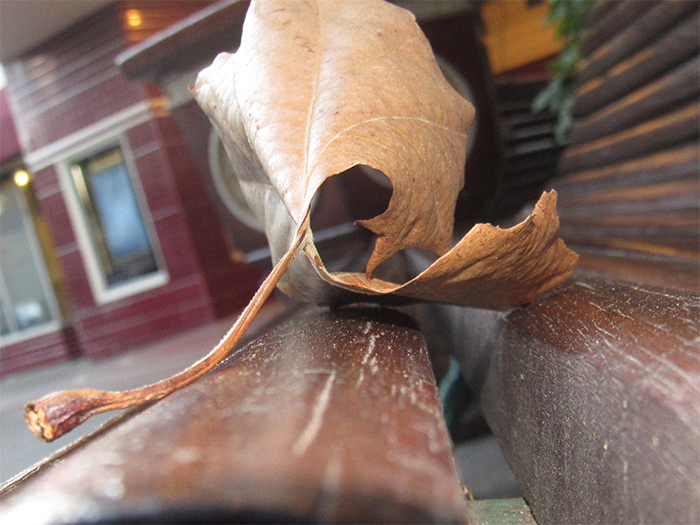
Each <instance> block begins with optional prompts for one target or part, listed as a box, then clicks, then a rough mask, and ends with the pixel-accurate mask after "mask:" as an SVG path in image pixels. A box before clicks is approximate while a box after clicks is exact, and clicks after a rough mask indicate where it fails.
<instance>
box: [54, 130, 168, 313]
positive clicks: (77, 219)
mask: <svg viewBox="0 0 700 525" xmlns="http://www.w3.org/2000/svg"><path fill="white" fill-rule="evenodd" d="M113 147H119V148H120V150H121V154H122V157H123V159H124V163H125V164H126V169H127V171H128V174H129V180H130V182H131V186H132V188H133V190H134V196H135V198H136V203H137V205H138V209H139V212H140V213H141V218H142V219H143V223H144V227H145V229H146V234H147V236H148V240H149V242H150V245H151V249H152V250H153V255H154V257H155V260H156V266H157V270H156V271H155V272H151V273H149V274H146V275H143V276H140V277H136V278H133V279H129V280H128V281H125V282H122V283H116V284H114V285H110V284H109V283H108V282H107V277H106V275H105V274H104V272H103V270H102V264H101V263H100V254H99V253H98V248H97V246H96V245H95V241H94V240H93V236H92V232H91V228H90V218H89V217H88V215H87V213H86V211H85V208H84V206H83V202H82V199H81V197H80V195H79V193H78V188H76V185H75V181H74V179H73V174H72V173H71V167H72V166H73V165H76V164H80V163H82V162H84V161H86V160H87V159H89V158H90V157H92V156H95V155H98V154H100V153H101V152H104V151H106V150H108V149H110V148H113ZM55 166H56V171H57V172H58V175H59V182H60V185H61V190H62V193H63V196H64V199H65V202H66V205H67V208H68V214H69V217H70V220H71V224H72V226H73V230H74V231H75V234H76V241H77V244H78V248H79V250H80V255H81V257H82V260H83V264H84V266H85V271H86V273H87V277H88V282H89V284H90V289H91V291H92V296H93V298H94V300H95V302H96V304H106V303H111V302H114V301H118V300H120V299H124V298H126V297H130V296H132V295H136V294H139V293H142V292H146V291H148V290H152V289H154V288H158V287H160V286H163V285H165V284H167V283H168V282H169V280H170V278H169V275H168V272H167V269H166V265H165V259H164V257H163V253H162V250H161V247H160V243H159V239H158V235H157V234H156V230H155V225H154V224H153V218H152V216H151V212H150V208H149V206H148V201H147V199H146V196H145V193H144V191H143V187H142V185H141V177H140V174H139V171H138V169H137V168H136V161H135V158H134V155H133V152H132V151H131V147H130V146H129V143H128V141H127V139H126V137H125V135H124V133H116V134H112V135H110V136H108V137H106V138H103V139H101V140H96V141H95V142H94V143H93V144H91V145H90V146H88V147H85V148H83V149H81V150H80V151H78V152H75V153H73V154H71V155H70V156H68V157H66V158H64V159H63V160H61V161H59V162H57V163H56V164H55Z"/></svg>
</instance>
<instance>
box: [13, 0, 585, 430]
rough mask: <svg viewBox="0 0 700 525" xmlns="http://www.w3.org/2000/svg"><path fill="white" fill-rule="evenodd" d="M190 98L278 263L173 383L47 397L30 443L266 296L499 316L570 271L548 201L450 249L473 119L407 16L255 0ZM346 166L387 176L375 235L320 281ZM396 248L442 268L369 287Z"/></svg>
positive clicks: (360, 1) (130, 400)
mask: <svg viewBox="0 0 700 525" xmlns="http://www.w3.org/2000/svg"><path fill="white" fill-rule="evenodd" d="M193 92H194V94H195V98H196V99H197V101H198V102H199V104H200V105H201V106H202V108H203V109H204V111H205V112H206V113H207V115H208V116H209V117H210V119H211V121H212V123H213V125H214V126H215V128H216V129H217V131H218V132H219V135H220V136H221V138H222V141H223V143H224V145H225V147H226V149H227V152H228V154H229V157H230V159H231V162H232V164H233V167H234V171H235V172H236V173H237V175H238V177H239V181H240V184H241V188H242V190H243V193H244V194H245V196H246V199H247V200H248V202H249V204H250V207H251V208H252V209H253V210H254V211H255V212H256V213H257V214H258V217H259V219H260V220H261V222H262V223H263V224H264V225H265V230H266V234H267V237H268V241H269V244H270V249H271V252H272V256H273V260H274V261H276V264H275V267H274V268H273V270H272V272H271V274H270V275H269V276H268V277H267V279H266V280H265V281H264V283H263V284H262V285H261V288H260V289H259V290H258V292H257V293H256V295H255V297H254V298H253V300H252V301H251V302H250V304H249V305H248V306H247V307H246V309H245V310H244V312H243V313H242V314H241V316H240V318H239V319H238V321H237V322H236V323H235V324H234V326H233V327H232V328H231V330H230V331H229V333H228V334H227V335H226V336H225V337H224V339H223V340H222V341H221V343H219V345H217V347H216V348H215V349H214V350H212V352H211V353H210V354H209V355H208V356H207V357H205V358H204V359H202V360H201V361H199V362H198V363H196V364H195V365H193V366H192V367H190V368H189V369H187V370H185V371H184V372H181V373H180V374H178V375H176V376H173V377H171V378H169V379H166V380H164V381H162V382H160V383H156V384H154V385H150V386H147V387H143V388H140V389H135V390H131V391H127V392H102V391H98V390H78V391H67V392H58V393H54V394H51V395H49V396H47V397H45V398H43V399H40V400H39V401H36V402H34V403H29V404H28V405H27V407H26V410H25V418H26V420H27V423H28V425H29V427H30V429H32V431H33V432H34V433H35V434H36V435H37V436H38V437H40V438H42V439H45V440H52V439H55V438H56V437H58V436H60V435H61V434H63V433H65V432H67V431H68V430H70V429H71V428H73V427H74V426H76V425H78V424H80V423H81V422H82V421H84V420H85V419H87V418H88V417H90V416H91V415H93V414H96V413H99V412H104V411H107V410H112V409H115V408H124V407H125V406H130V405H135V404H139V403H143V402H145V401H151V400H154V399H159V398H162V397H163V396H165V395H167V394H169V393H170V392H172V391H174V390H176V389H178V388H181V387H182V386H184V385H186V384H188V383H190V382H192V381H194V380H195V379H196V378H198V377H200V376H201V375H203V374H204V373H206V372H208V371H209V370H211V369H212V368H213V367H214V366H215V365H216V364H217V363H218V362H219V361H220V360H221V359H223V358H224V357H225V356H226V355H227V354H228V353H229V352H230V351H231V350H232V348H233V347H234V345H235V344H236V342H237V341H238V339H239V338H240V337H241V335H242V334H243V332H244V331H245V330H246V328H247V327H248V325H249V324H250V322H251V320H252V319H253V317H254V316H255V315H256V313H257V312H258V310H259V308H260V307H261V306H262V304H263V302H264V301H265V299H266V297H267V296H268V295H269V294H270V293H271V291H272V290H273V289H274V287H275V286H276V285H278V286H279V287H280V288H281V289H282V290H283V291H285V292H286V293H288V294H290V295H293V296H296V297H297V298H301V299H304V300H306V301H311V302H317V303H331V302H337V300H338V298H339V297H342V298H343V299H344V300H351V299H352V298H360V299H361V300H367V299H368V298H370V297H369V296H375V298H376V299H377V300H379V299H381V297H382V296H387V295H401V296H404V297H408V298H412V299H416V300H428V301H441V302H450V303H455V304H460V305H468V306H475V307H481V308H494V309H507V308H511V307H514V306H518V305H520V304H524V303H526V302H528V301H530V300H531V299H533V298H534V297H535V296H537V295H538V294H540V293H542V292H543V291H545V290H547V289H548V288H550V287H552V286H554V285H556V284H558V283H559V282H561V281H563V280H564V279H566V278H567V277H568V276H569V275H570V274H571V272H572V271H573V267H574V265H575V263H576V255H575V254H573V253H572V252H571V251H569V250H567V249H566V247H565V246H564V243H563V242H562V241H561V240H559V239H558V238H557V233H558V228H559V225H558V220H557V216H556V211H555V204H556V195H555V194H554V193H550V194H544V195H543V196H542V198H541V199H540V202H539V203H538V204H537V206H536V208H535V211H534V213H533V214H532V215H531V216H530V217H529V218H528V219H526V220H525V221H524V222H523V223H521V224H520V225H518V226H516V227H514V228H511V229H508V230H501V229H499V228H495V227H493V226H490V225H483V224H482V225H477V226H476V227H474V228H473V229H472V230H471V231H470V232H469V233H468V234H467V235H466V236H465V237H464V238H463V239H462V240H461V241H460V242H459V243H458V244H457V245H456V246H454V247H451V246H452V223H453V215H454V208H455V203H456V199H457V194H458V193H459V191H460V189H461V187H462V184H463V170H464V162H465V154H466V138H467V133H468V131H469V127H470V125H471V122H472V120H473V118H474V109H473V107H472V106H471V104H469V103H468V102H467V101H465V100H464V99H462V98H461V97H460V96H459V95H458V94H457V93H456V92H455V91H454V90H453V89H452V87H450V85H449V84H448V83H447V81H446V80H445V78H444V77H443V75H442V73H441V72H440V69H439V67H438V65H437V63H436V61H435V58H434V56H433V54H432V51H431V49H430V45H429V43H428V41H427V39H426V38H425V36H424V35H423V34H422V32H421V31H420V29H419V28H418V26H417V24H416V22H415V19H414V17H413V15H412V14H410V13H409V12H408V11H405V10H403V9H401V8H398V7H396V6H394V5H392V4H389V3H387V2H384V1H383V0H333V1H327V0H259V1H258V0H254V1H253V2H252V3H251V6H250V9H249V11H248V14H247V16H246V20H245V24H244V28H243V35H242V39H241V46H240V48H239V50H238V51H237V52H236V53H235V54H228V53H223V54H221V55H219V57H217V59H216V60H215V61H214V63H213V64H212V65H211V66H210V67H209V68H207V69H205V70H204V71H202V72H201V73H200V75H199V77H198V79H197V82H196V85H195V87H194V89H193ZM358 164H363V165H367V166H370V167H372V168H375V169H378V170H380V171H382V172H383V173H384V174H386V175H387V176H388V177H389V179H390V180H391V182H392V185H393V194H392V198H391V201H390V203H389V206H388V208H387V210H386V211H385V212H384V213H383V214H381V215H380V216H378V217H375V218H373V219H371V220H368V221H361V224H363V225H364V226H365V227H367V228H369V229H370V230H372V231H373V232H374V233H376V234H377V236H378V237H377V241H376V244H375V248H374V251H373V253H372V256H371V257H370V260H369V263H368V265H367V269H366V272H365V273H364V274H355V273H329V272H328V271H327V270H326V269H325V267H324V265H323V262H322V261H321V259H320V257H319V255H318V253H317V251H316V248H315V246H314V244H313V234H312V232H311V229H310V227H309V213H310V205H311V202H312V200H313V198H314V195H315V194H316V192H317V191H318V189H319V188H320V187H321V185H322V184H323V182H324V181H325V180H326V179H327V178H328V177H331V176H333V175H336V174H338V173H341V172H343V171H345V170H347V169H349V168H350V167H352V166H355V165H358ZM407 247H418V248H423V249H426V250H431V251H433V252H435V253H437V254H438V255H439V256H440V258H439V259H438V260H437V261H436V262H435V263H434V264H433V265H431V266H430V267H429V268H428V269H427V270H426V271H425V272H423V273H421V274H420V275H418V276H417V277H416V278H414V279H413V280H411V281H409V282H407V283H404V284H400V283H390V282H386V281H383V280H380V279H377V278H374V277H372V272H373V270H374V269H375V268H376V266H377V265H378V264H380V263H381V262H382V261H384V260H386V259H387V258H389V257H390V256H391V255H393V254H395V253H396V252H398V251H399V250H402V249H404V248H407Z"/></svg>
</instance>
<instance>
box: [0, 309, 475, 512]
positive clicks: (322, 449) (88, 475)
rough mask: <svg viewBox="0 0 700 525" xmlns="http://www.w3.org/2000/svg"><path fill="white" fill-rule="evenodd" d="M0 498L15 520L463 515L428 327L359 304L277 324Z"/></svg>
mask: <svg viewBox="0 0 700 525" xmlns="http://www.w3.org/2000/svg"><path fill="white" fill-rule="evenodd" d="M0 503H1V504H2V505H1V509H2V510H0V521H3V519H4V520H8V521H7V522H8V523H10V522H12V520H13V519H15V518H17V517H18V516H19V517H23V516H24V517H26V516H32V517H34V518H36V519H35V521H34V523H52V524H55V523H75V522H80V523H96V522H100V523H103V522H110V523H111V522H122V521H128V520H132V521H131V522H133V521H134V520H135V521H136V522H139V523H142V522H145V523H149V522H150V523H154V522H156V523H163V522H172V521H175V522H187V523H211V522H213V521H214V522H227V523H228V522H234V523H235V522H251V521H252V522H354V523H371V522H386V523H399V522H413V523H446V522H448V523H462V522H465V521H466V520H467V507H466V503H465V498H464V496H463V494H462V492H461V488H460V485H459V480H458V477H457V473H456V468H455V464H454V459H453V456H452V448H451V442H450V439H449V436H448V433H447V429H446V427H445V423H444V419H443V415H442V407H441V404H440V400H439V396H438V393H437V388H436V385H435V379H434V377H433V372H432V369H431V365H430V360H429V358H428V354H427V350H426V347H425V344H424V341H423V338H422V336H421V333H420V332H419V331H418V330H417V329H416V326H415V325H414V324H413V322H412V321H411V320H410V319H409V318H408V317H407V316H405V315H403V314H399V313H398V312H396V311H393V310H387V309H382V308H359V307H351V308H343V309H340V310H337V311H334V312H328V311H326V310H321V309H317V310H313V311H310V312H307V313H305V314H303V315H300V316H298V317H296V318H295V319H293V320H292V321H290V322H287V323H285V324H282V325H280V326H279V327H277V328H275V329H273V330H271V331H270V332H268V333H267V334H265V335H263V336H262V337H260V338H259V339H257V340H256V341H254V342H253V343H251V344H249V345H247V346H246V347H244V348H243V349H241V350H240V351H238V352H236V353H234V354H233V355H231V356H230V357H229V358H228V359H227V360H226V361H224V362H223V363H222V364H221V365H220V366H219V367H217V368H216V369H215V370H214V371H213V372H211V373H210V374H209V375H207V376H205V377H203V378H201V379H200V380H198V381H196V382H195V383H193V384H191V385H190V386H187V387H185V388H183V389H182V390H179V391H177V392H175V393H174V394H172V395H170V396H169V397H166V398H165V399H163V400H161V401H159V402H157V403H155V404H153V405H152V406H150V407H148V408H146V409H145V410H143V411H141V412H139V413H137V414H135V415H133V416H131V417H128V418H126V419H125V420H124V421H122V422H121V423H119V424H117V425H114V426H113V427H112V428H111V429H109V430H108V431H106V432H103V433H102V434H101V435H98V436H96V437H94V438H92V439H89V440H88V441H87V442H86V443H84V445H79V446H77V447H74V448H73V450H71V451H70V452H68V453H66V454H64V455H63V457H62V458H61V459H60V461H53V462H49V464H47V466H46V467H45V468H43V469H39V470H38V471H37V472H36V473H35V474H34V475H33V476H31V477H29V478H28V479H26V480H24V481H20V482H18V483H15V484H14V486H13V487H11V490H7V491H6V493H5V494H4V495H3V496H2V497H1V499H0ZM19 522H22V521H21V520H20V521H17V523H19Z"/></svg>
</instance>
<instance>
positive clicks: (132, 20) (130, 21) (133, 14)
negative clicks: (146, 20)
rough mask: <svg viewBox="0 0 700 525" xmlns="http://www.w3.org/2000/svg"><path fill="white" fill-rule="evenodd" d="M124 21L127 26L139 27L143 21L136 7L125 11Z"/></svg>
mask: <svg viewBox="0 0 700 525" xmlns="http://www.w3.org/2000/svg"><path fill="white" fill-rule="evenodd" d="M126 23H127V25H128V26H129V27H139V26H140V25H141V24H142V23H143V17H142V16H141V11H139V10H138V9H128V10H127V11H126Z"/></svg>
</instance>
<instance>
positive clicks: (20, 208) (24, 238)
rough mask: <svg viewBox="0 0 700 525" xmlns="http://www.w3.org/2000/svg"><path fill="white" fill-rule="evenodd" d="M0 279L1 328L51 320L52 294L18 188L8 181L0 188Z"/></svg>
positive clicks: (20, 326) (20, 328)
mask: <svg viewBox="0 0 700 525" xmlns="http://www.w3.org/2000/svg"><path fill="white" fill-rule="evenodd" d="M0 279H1V280H2V286H0V292H1V293H2V294H3V297H2V305H3V315H2V330H3V332H5V331H15V330H25V329H27V328H32V327H34V326H38V325H41V324H44V323H47V322H49V321H51V320H52V318H53V314H52V311H51V307H50V304H52V303H51V301H52V300H53V298H52V297H50V296H49V294H51V293H53V291H52V290H51V289H49V288H48V287H47V283H48V277H47V271H46V266H45V263H44V260H43V258H42V256H41V252H40V249H39V247H38V243H37V242H36V238H35V232H34V229H33V225H32V222H31V218H30V217H29V215H28V212H27V210H26V208H25V206H24V195H23V194H22V190H21V189H20V188H18V187H17V186H15V184H14V183H13V182H12V181H8V182H5V183H3V184H2V187H1V188H0Z"/></svg>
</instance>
